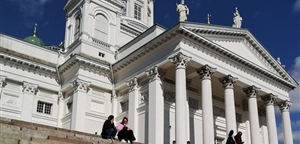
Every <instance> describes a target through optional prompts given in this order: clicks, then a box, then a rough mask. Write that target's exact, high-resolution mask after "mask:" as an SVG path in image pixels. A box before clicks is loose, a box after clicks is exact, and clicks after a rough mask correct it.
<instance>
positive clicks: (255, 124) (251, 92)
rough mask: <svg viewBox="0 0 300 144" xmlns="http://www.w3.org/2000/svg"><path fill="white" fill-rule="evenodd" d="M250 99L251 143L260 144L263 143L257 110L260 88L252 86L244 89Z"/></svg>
mask: <svg viewBox="0 0 300 144" xmlns="http://www.w3.org/2000/svg"><path fill="white" fill-rule="evenodd" d="M243 90H244V92H245V93H246V96H247V97H248V106H249V121H250V130H251V142H252V143H255V144H260V143H261V141H260V139H259V137H260V131H259V120H258V110H257V100H256V97H257V94H258V92H259V90H260V88H257V87H255V86H250V87H248V88H244V89H243Z"/></svg>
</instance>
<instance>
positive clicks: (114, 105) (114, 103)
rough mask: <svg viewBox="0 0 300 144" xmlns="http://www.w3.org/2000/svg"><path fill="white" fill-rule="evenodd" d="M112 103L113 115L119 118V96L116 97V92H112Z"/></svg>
mask: <svg viewBox="0 0 300 144" xmlns="http://www.w3.org/2000/svg"><path fill="white" fill-rule="evenodd" d="M111 101H112V108H111V109H112V112H111V113H112V115H114V116H117V114H118V100H117V95H116V90H115V89H113V90H112V95H111Z"/></svg>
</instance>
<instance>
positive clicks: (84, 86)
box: [72, 78, 91, 92]
mask: <svg viewBox="0 0 300 144" xmlns="http://www.w3.org/2000/svg"><path fill="white" fill-rule="evenodd" d="M90 84H91V82H88V81H84V80H81V79H79V78H76V79H75V80H74V81H73V82H72V86H73V88H74V89H75V90H80V91H84V92H87V91H88V88H89V86H90Z"/></svg>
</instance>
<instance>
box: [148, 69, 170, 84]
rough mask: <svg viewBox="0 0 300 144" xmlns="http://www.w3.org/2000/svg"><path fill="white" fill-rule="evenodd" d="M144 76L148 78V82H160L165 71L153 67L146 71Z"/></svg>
mask: <svg viewBox="0 0 300 144" xmlns="http://www.w3.org/2000/svg"><path fill="white" fill-rule="evenodd" d="M146 74H147V76H148V77H149V82H152V81H154V80H161V79H162V77H163V76H164V75H165V74H166V70H163V69H161V68H158V67H157V66H154V67H153V68H151V69H150V70H148V71H146Z"/></svg>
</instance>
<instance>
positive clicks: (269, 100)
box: [261, 93, 278, 106]
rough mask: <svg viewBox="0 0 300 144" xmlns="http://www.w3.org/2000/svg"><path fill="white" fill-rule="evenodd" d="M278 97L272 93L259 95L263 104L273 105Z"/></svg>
mask: <svg viewBox="0 0 300 144" xmlns="http://www.w3.org/2000/svg"><path fill="white" fill-rule="evenodd" d="M277 98H278V96H276V95H273V94H272V93H270V94H267V95H264V96H261V99H262V100H263V101H264V103H265V105H267V106H268V105H274V102H275V100H276V99H277Z"/></svg>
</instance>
